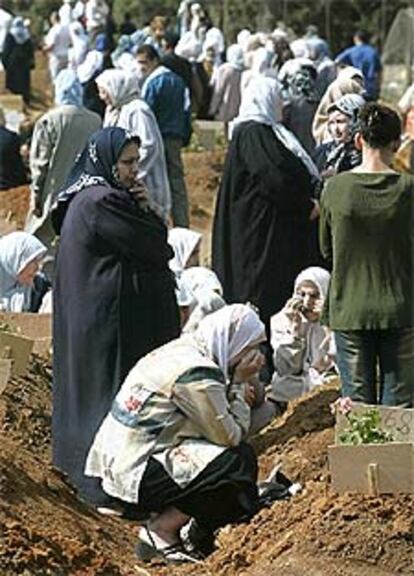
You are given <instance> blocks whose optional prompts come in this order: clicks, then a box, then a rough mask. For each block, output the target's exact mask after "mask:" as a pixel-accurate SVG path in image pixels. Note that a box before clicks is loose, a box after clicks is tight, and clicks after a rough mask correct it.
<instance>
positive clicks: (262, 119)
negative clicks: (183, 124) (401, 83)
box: [212, 77, 318, 322]
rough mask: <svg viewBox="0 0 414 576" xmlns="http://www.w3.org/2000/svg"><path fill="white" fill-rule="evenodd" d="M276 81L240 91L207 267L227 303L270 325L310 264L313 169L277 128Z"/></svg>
mask: <svg viewBox="0 0 414 576" xmlns="http://www.w3.org/2000/svg"><path fill="white" fill-rule="evenodd" d="M281 109H282V101H281V97H280V88H279V85H278V83H277V82H276V81H275V80H273V79H271V78H265V77H259V78H257V79H256V80H255V82H254V83H252V84H250V86H248V87H247V89H246V91H245V93H244V94H243V99H242V104H241V107H240V113H239V116H238V117H237V118H236V120H235V121H234V123H233V133H232V139H231V142H230V146H229V150H228V153H227V158H226V163H225V166H224V172H223V178H222V181H221V185H220V190H219V194H218V199H217V205H216V213H215V217H214V224H213V266H212V267H213V270H214V271H215V272H216V273H217V275H218V277H219V279H220V281H221V282H222V284H223V290H224V294H223V295H224V299H225V300H226V302H252V303H253V304H255V305H256V306H258V308H259V311H260V315H261V318H262V319H263V320H264V321H265V322H268V321H269V319H270V316H272V315H273V314H274V313H275V312H277V311H278V310H280V309H281V308H282V306H283V304H284V303H285V302H286V300H287V298H288V297H289V295H290V294H291V291H292V286H293V282H294V279H295V277H296V275H297V274H298V272H299V271H300V270H302V269H303V268H304V267H305V266H307V265H309V264H311V263H313V255H312V254H311V253H310V244H311V237H312V235H311V224H312V223H311V219H314V218H315V217H316V216H317V213H318V212H317V210H318V208H317V205H316V204H315V200H314V199H313V191H314V185H315V183H316V181H317V179H318V172H317V169H316V167H315V165H314V164H313V162H312V160H311V159H310V157H309V155H308V154H307V153H306V152H305V150H304V149H303V148H302V146H301V145H300V144H299V142H298V140H297V139H296V138H295V137H294V135H293V134H292V133H291V132H289V130H287V129H286V128H285V127H284V126H283V125H282V124H281Z"/></svg>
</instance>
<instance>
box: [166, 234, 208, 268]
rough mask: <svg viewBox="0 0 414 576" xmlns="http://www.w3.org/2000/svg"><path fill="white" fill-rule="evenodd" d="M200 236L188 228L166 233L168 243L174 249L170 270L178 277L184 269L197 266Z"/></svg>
mask: <svg viewBox="0 0 414 576" xmlns="http://www.w3.org/2000/svg"><path fill="white" fill-rule="evenodd" d="M201 238H202V236H201V234H200V233H199V232H195V231H194V230H189V229H188V228H180V227H176V228H172V229H171V230H169V232H168V243H169V244H170V245H171V246H172V247H173V249H174V258H173V259H172V260H170V268H171V270H172V271H173V272H174V273H175V274H176V275H177V276H180V275H181V273H182V272H183V270H184V269H185V268H190V267H191V266H198V264H199V257H200V243H201Z"/></svg>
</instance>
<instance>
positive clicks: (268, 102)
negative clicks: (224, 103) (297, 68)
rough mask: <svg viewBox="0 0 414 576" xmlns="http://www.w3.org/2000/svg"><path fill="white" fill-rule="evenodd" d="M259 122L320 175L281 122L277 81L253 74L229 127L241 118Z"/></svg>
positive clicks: (310, 171) (312, 171) (309, 168)
mask: <svg viewBox="0 0 414 576" xmlns="http://www.w3.org/2000/svg"><path fill="white" fill-rule="evenodd" d="M249 121H254V122H259V123H261V124H266V125H268V126H271V127H272V129H273V132H274V133H275V136H276V138H277V139H278V140H279V141H280V142H281V143H282V144H283V145H284V146H285V147H286V148H287V149H288V150H290V151H291V152H292V154H294V155H295V156H297V157H298V158H299V159H300V160H301V161H302V163H303V164H304V165H305V166H306V168H307V170H308V172H309V173H310V174H311V175H312V176H313V177H315V178H318V179H319V172H318V169H317V168H316V166H315V164H314V162H313V160H312V158H311V157H310V156H309V154H308V153H307V152H306V150H305V149H304V148H303V146H302V145H301V144H300V142H299V140H298V139H297V138H296V136H294V134H292V132H290V130H288V129H287V128H285V126H283V124H282V97H281V95H280V85H279V83H278V82H277V81H276V80H274V79H273V78H266V77H265V76H257V77H255V80H254V82H251V83H250V84H248V86H247V87H246V89H245V91H244V92H243V94H242V101H241V105H240V110H239V115H238V116H237V118H235V120H234V121H233V122H232V123H231V131H233V130H234V128H235V127H236V126H238V125H239V124H241V123H242V122H249Z"/></svg>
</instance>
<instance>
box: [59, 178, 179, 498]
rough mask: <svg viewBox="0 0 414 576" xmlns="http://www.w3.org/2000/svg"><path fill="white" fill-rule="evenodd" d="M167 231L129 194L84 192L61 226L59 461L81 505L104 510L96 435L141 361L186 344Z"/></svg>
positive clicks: (100, 189) (107, 190)
mask: <svg viewBox="0 0 414 576" xmlns="http://www.w3.org/2000/svg"><path fill="white" fill-rule="evenodd" d="M171 255H172V252H171V249H170V247H169V245H168V244H167V232H166V229H165V227H164V225H163V224H162V222H161V220H159V219H158V218H157V217H156V216H155V215H153V214H152V213H145V212H143V211H142V210H141V209H140V208H139V207H138V205H137V203H136V202H135V200H134V199H133V198H132V196H131V195H130V194H129V193H128V192H126V191H124V190H115V189H111V188H108V187H103V186H95V187H90V188H87V189H85V190H83V191H81V192H79V193H78V194H77V195H76V196H75V198H74V199H73V200H72V202H71V204H70V205H69V208H68V211H67V213H66V216H65V220H64V222H63V227H62V231H61V238H60V245H59V251H58V257H57V267H56V280H55V285H54V292H53V302H54V326H53V330H54V359H53V364H54V365H53V368H54V374H53V379H54V382H53V422H52V423H53V462H54V464H55V465H56V466H57V467H58V468H59V469H61V470H62V471H64V472H66V473H67V474H68V476H69V479H70V480H71V482H72V483H73V484H74V485H75V487H76V488H77V489H78V493H79V496H80V497H82V498H84V499H86V500H88V501H89V502H91V503H94V504H96V505H99V504H100V505H103V504H106V503H107V498H106V497H105V495H104V493H103V492H102V491H101V489H100V486H99V485H98V482H97V480H96V479H92V478H87V477H85V476H84V475H83V469H84V463H85V459H86V456H87V452H88V450H89V447H90V445H91V443H92V440H93V438H94V435H95V433H96V431H97V429H98V427H99V425H100V423H101V421H102V419H103V418H104V417H105V415H106V414H107V412H108V411H109V409H110V406H111V402H112V399H113V397H114V396H115V395H116V393H117V391H118V389H119V387H120V385H121V383H122V381H123V380H124V378H125V376H126V375H127V373H128V372H129V370H130V369H131V368H132V367H133V366H134V364H135V363H136V361H137V360H138V359H139V358H141V357H142V356H144V355H145V354H146V353H148V352H150V351H151V350H153V349H154V348H156V347H158V346H161V345H162V344H164V343H166V342H168V341H169V340H171V339H173V338H175V337H177V336H178V335H179V316H178V309H177V305H176V301H175V294H174V280H173V278H172V275H171V272H170V270H169V268H168V260H169V258H170V257H171Z"/></svg>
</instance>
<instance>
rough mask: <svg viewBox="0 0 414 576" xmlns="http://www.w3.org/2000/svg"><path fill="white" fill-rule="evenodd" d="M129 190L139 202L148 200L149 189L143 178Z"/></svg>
mask: <svg viewBox="0 0 414 576" xmlns="http://www.w3.org/2000/svg"><path fill="white" fill-rule="evenodd" d="M129 191H130V193H131V194H132V195H133V196H134V198H136V199H137V200H138V202H148V199H149V196H148V190H147V187H146V186H145V184H144V182H142V180H138V181H137V182H136V183H135V184H134V186H133V187H132V188H130V190H129Z"/></svg>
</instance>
